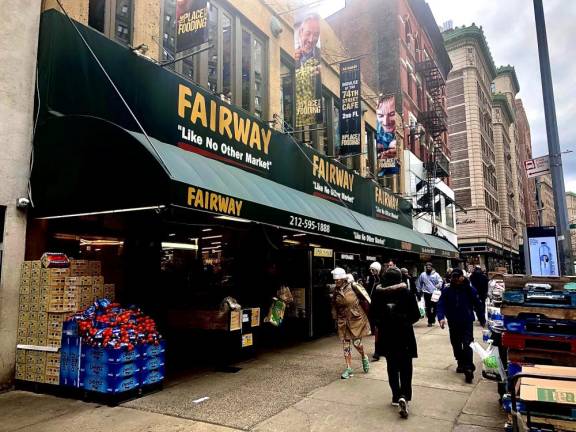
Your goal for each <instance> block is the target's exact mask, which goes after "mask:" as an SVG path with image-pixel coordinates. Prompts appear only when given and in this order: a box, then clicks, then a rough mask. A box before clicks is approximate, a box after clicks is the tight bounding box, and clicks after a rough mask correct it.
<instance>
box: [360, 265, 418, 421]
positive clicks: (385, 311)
mask: <svg viewBox="0 0 576 432" xmlns="http://www.w3.org/2000/svg"><path fill="white" fill-rule="evenodd" d="M370 316H371V318H372V321H373V322H374V324H375V325H376V328H377V329H378V334H379V337H378V341H377V343H376V349H377V351H378V353H379V354H380V355H383V356H384V357H386V363H387V368H388V382H389V384H390V389H391V390H392V405H394V406H396V405H398V406H399V409H400V415H401V416H402V417H404V418H406V417H407V416H408V402H409V401H410V400H411V399H412V359H413V358H416V357H418V350H417V346H416V337H415V336H414V329H413V328H412V325H413V324H414V323H416V322H417V321H418V320H419V319H420V311H419V309H418V303H417V301H416V297H415V296H414V295H413V294H412V293H410V291H409V290H408V287H407V286H406V284H405V283H403V282H402V274H401V273H400V271H399V270H398V269H397V268H390V269H388V270H386V273H385V274H384V279H383V283H382V284H381V286H380V287H378V288H376V290H375V292H374V296H373V297H372V304H371V306H370Z"/></svg>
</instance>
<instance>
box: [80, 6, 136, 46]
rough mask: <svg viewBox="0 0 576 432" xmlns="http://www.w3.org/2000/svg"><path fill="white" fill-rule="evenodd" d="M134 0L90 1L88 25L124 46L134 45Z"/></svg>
mask: <svg viewBox="0 0 576 432" xmlns="http://www.w3.org/2000/svg"><path fill="white" fill-rule="evenodd" d="M133 14H134V0H90V1H89V3H88V25H89V26H90V27H92V28H94V29H96V30H98V31H99V32H101V33H104V34H105V35H106V36H107V37H109V38H110V39H114V40H115V41H116V42H120V43H121V44H124V45H130V44H131V43H132V34H133V25H134V24H133Z"/></svg>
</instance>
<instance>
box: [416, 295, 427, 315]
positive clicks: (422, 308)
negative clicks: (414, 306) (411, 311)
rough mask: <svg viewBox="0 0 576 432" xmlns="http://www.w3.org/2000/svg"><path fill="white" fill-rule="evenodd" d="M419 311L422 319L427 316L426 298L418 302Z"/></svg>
mask: <svg viewBox="0 0 576 432" xmlns="http://www.w3.org/2000/svg"><path fill="white" fill-rule="evenodd" d="M418 310H420V318H424V317H425V316H426V303H425V302H424V297H422V298H421V299H420V300H419V301H418Z"/></svg>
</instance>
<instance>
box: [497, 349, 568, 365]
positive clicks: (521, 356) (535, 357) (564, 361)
mask: <svg viewBox="0 0 576 432" xmlns="http://www.w3.org/2000/svg"><path fill="white" fill-rule="evenodd" d="M508 361H509V362H512V363H519V364H540V365H551V366H570V367H576V353H558V352H553V351H538V350H531V349H529V350H518V349H509V350H508Z"/></svg>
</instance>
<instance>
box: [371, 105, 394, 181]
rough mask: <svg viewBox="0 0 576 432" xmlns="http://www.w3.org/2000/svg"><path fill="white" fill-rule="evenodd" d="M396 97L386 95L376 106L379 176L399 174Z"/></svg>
mask: <svg viewBox="0 0 576 432" xmlns="http://www.w3.org/2000/svg"><path fill="white" fill-rule="evenodd" d="M395 107H396V97H395V96H394V95H391V96H385V97H383V98H381V99H380V101H379V102H378V107H377V108H376V153H377V155H378V157H377V159H378V177H384V176H388V175H394V174H398V173H399V172H400V171H399V170H400V166H399V163H398V150H397V148H396V108H395Z"/></svg>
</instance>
